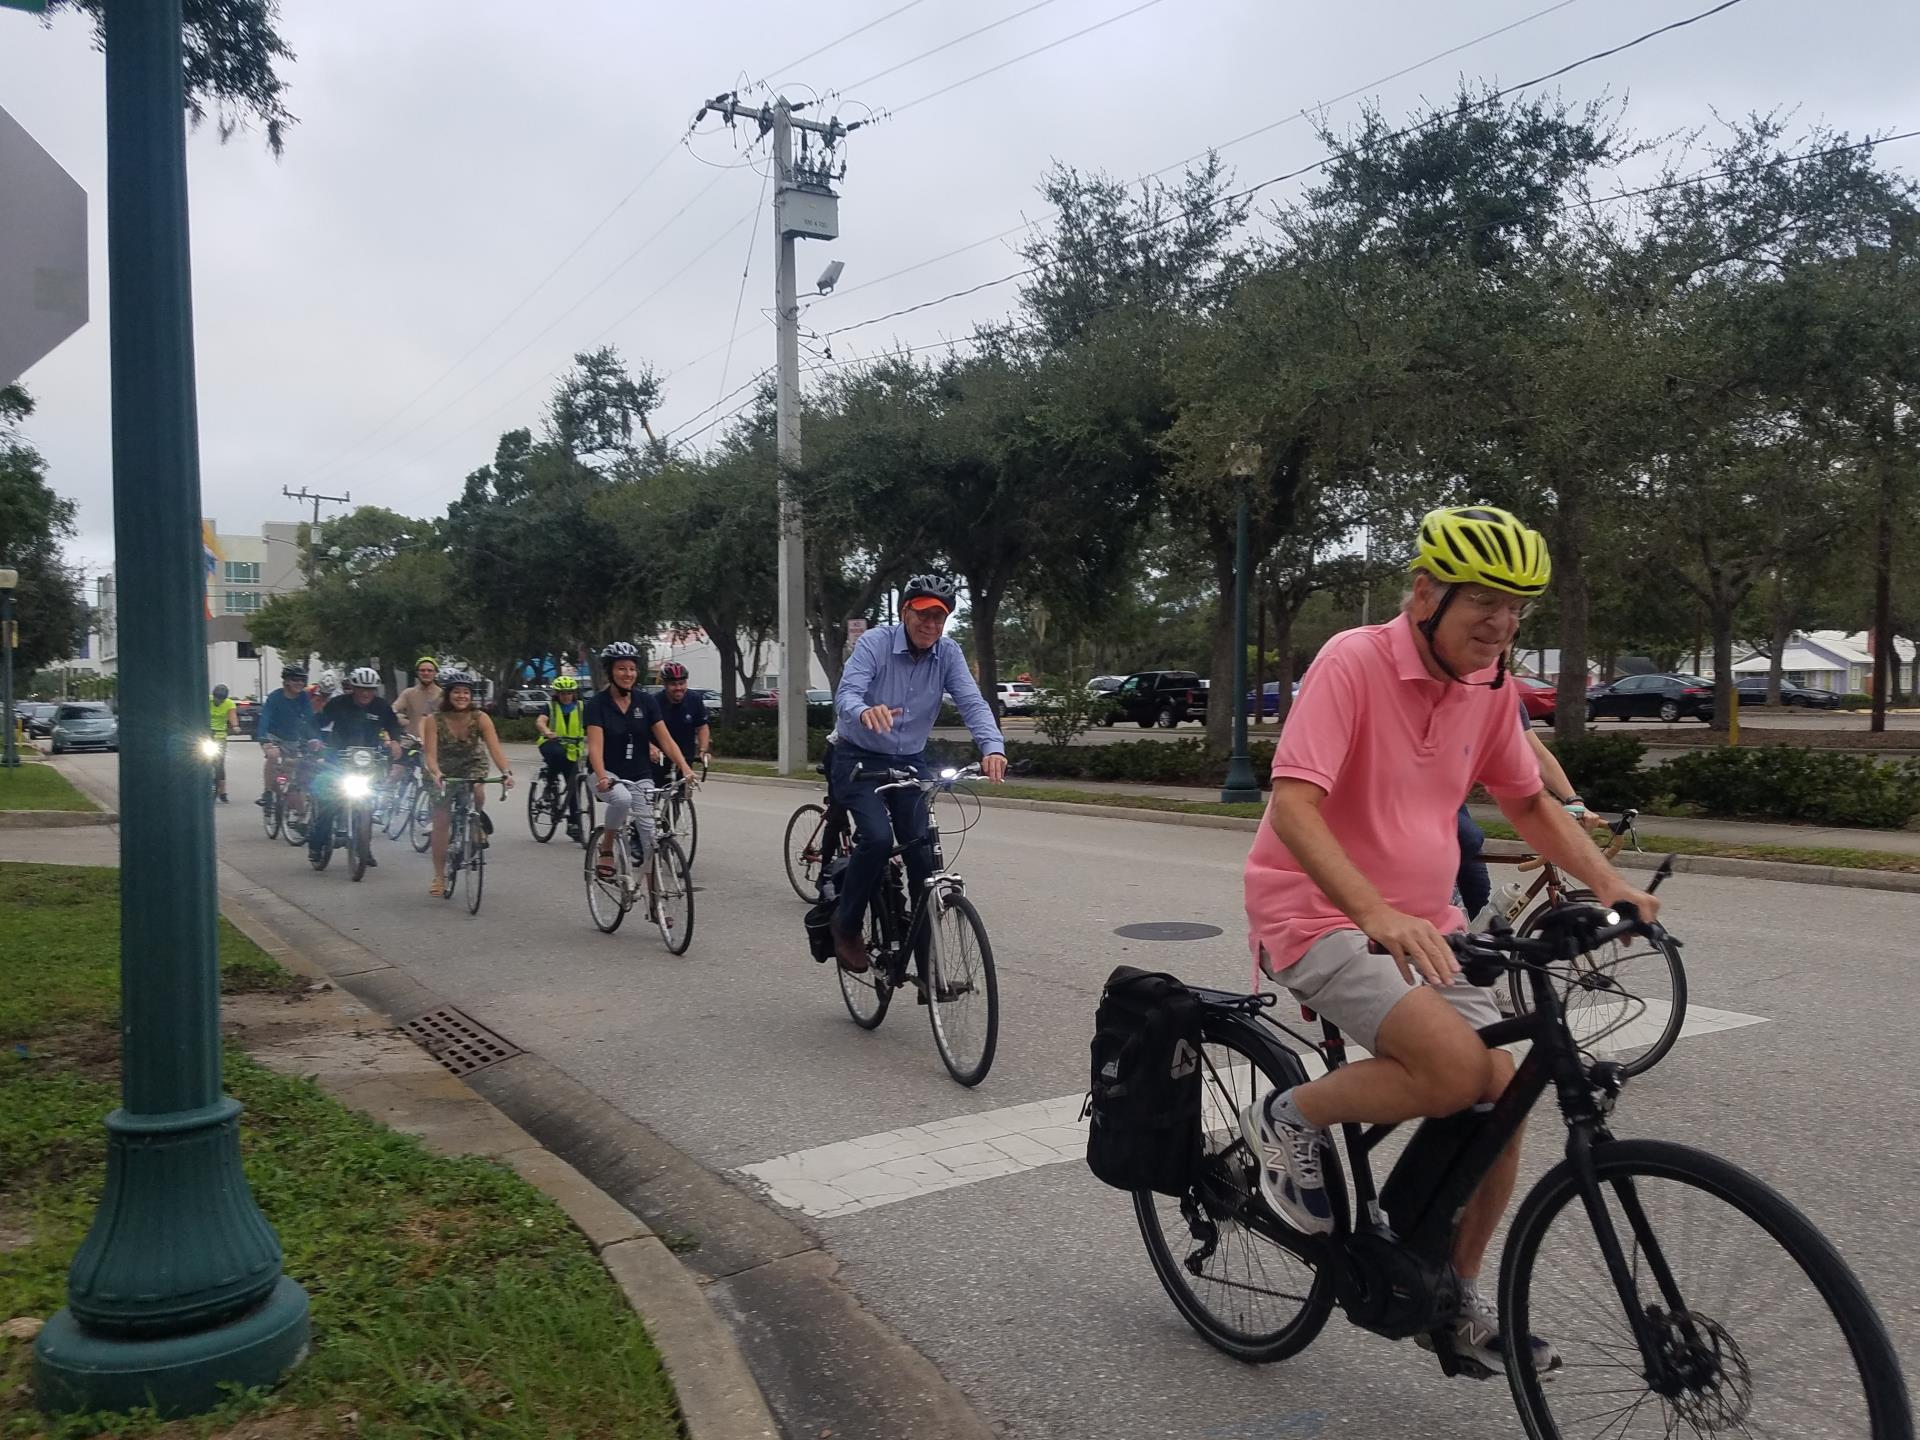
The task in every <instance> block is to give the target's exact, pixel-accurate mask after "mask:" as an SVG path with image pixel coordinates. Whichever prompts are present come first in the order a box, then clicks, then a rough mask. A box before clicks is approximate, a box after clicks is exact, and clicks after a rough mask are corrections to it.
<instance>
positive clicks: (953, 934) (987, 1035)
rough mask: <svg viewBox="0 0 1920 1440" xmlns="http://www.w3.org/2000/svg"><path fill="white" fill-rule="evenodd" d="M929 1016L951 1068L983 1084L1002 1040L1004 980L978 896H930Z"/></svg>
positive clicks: (956, 893) (965, 1080) (937, 1043)
mask: <svg viewBox="0 0 1920 1440" xmlns="http://www.w3.org/2000/svg"><path fill="white" fill-rule="evenodd" d="M927 905H928V915H927V922H928V925H929V926H930V934H931V936H932V943H931V944H930V945H928V947H927V974H926V976H925V981H926V987H927V1017H928V1020H929V1021H930V1023H931V1024H932V1025H933V1043H934V1047H935V1048H936V1049H937V1050H939V1052H940V1060H941V1063H942V1064H944V1065H945V1066H946V1067H947V1073H948V1074H949V1075H951V1076H953V1078H954V1079H955V1080H957V1081H959V1082H960V1083H961V1084H962V1085H967V1086H973V1085H978V1084H979V1083H980V1082H981V1081H982V1080H984V1079H986V1078H987V1071H988V1070H989V1069H991V1068H992V1066H993V1051H994V1047H995V1046H996V1045H997V1044H998V1043H999V1041H1000V982H999V980H998V978H997V977H996V976H995V975H994V970H993V946H992V945H991V944H989V943H988V941H987V927H986V926H985V925H983V924H982V923H981V921H980V912H979V911H978V910H976V909H974V908H973V902H972V901H971V900H969V899H967V897H966V896H965V895H962V894H960V893H959V891H957V890H952V891H944V892H943V891H938V890H936V891H934V892H933V893H932V895H930V896H929V897H928V901H927Z"/></svg>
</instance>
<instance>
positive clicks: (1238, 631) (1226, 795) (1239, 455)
mask: <svg viewBox="0 0 1920 1440" xmlns="http://www.w3.org/2000/svg"><path fill="white" fill-rule="evenodd" d="M1258 461H1259V452H1258V451H1256V450H1255V449H1254V448H1253V447H1252V446H1249V445H1236V446H1234V447H1233V449H1232V451H1231V452H1230V453H1229V454H1228V457H1227V473H1228V474H1229V475H1231V476H1233V478H1234V479H1235V480H1236V481H1238V482H1239V490H1240V515H1239V521H1238V530H1237V532H1236V534H1235V536H1234V542H1233V756H1232V758H1231V759H1229V760H1228V761H1227V781H1226V784H1224V785H1222V786H1221V787H1220V803H1221V804H1223V805H1257V804H1259V803H1260V780H1259V777H1258V776H1256V775H1255V774H1254V773H1253V761H1252V760H1251V759H1250V758H1248V755H1247V570H1248V569H1249V567H1250V565H1251V563H1252V562H1251V557H1250V555H1249V553H1248V552H1249V551H1250V550H1251V549H1252V546H1251V544H1250V543H1249V540H1248V535H1247V531H1248V524H1249V521H1248V514H1247V484H1248V482H1249V481H1250V480H1252V478H1253V474H1254V471H1255V469H1256V468H1257V466H1258ZM1260 702H1261V697H1259V696H1256V697H1255V703H1256V704H1258V703H1260Z"/></svg>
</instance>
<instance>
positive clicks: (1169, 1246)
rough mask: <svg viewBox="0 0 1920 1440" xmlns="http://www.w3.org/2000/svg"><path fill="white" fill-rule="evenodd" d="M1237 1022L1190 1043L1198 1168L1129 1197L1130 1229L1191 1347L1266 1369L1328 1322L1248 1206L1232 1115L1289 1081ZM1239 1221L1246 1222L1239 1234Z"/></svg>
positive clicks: (1252, 1194)
mask: <svg viewBox="0 0 1920 1440" xmlns="http://www.w3.org/2000/svg"><path fill="white" fill-rule="evenodd" d="M1246 1023H1248V1022H1244V1021H1224V1020H1218V1019H1213V1018H1209V1019H1208V1020H1207V1022H1206V1024H1205V1027H1204V1029H1203V1030H1202V1033H1201V1041H1200V1097H1201V1098H1200V1125H1201V1157H1200V1170H1199V1178H1198V1179H1197V1181H1196V1183H1195V1184H1194V1186H1193V1188H1192V1189H1190V1190H1188V1192H1187V1193H1186V1194H1185V1195H1183V1196H1181V1197H1180V1198H1179V1199H1177V1200H1176V1199H1174V1198H1172V1197H1171V1196H1167V1195H1161V1194H1159V1193H1157V1192H1155V1191H1152V1190H1136V1191H1135V1192H1134V1196H1133V1214H1134V1219H1135V1220H1137V1221H1138V1222H1139V1225H1140V1238H1141V1239H1142V1240H1144V1241H1146V1245H1147V1257H1148V1259H1150V1260H1151V1261H1152V1262H1153V1271H1154V1274H1156V1275H1158V1276H1159V1277H1160V1284H1161V1285H1162V1286H1163V1287H1165V1289H1166V1292H1167V1295H1168V1297H1169V1298H1171V1299H1172V1301H1173V1304H1174V1308H1175V1309H1177V1310H1178V1311H1179V1312H1180V1314H1181V1315H1182V1316H1183V1317H1184V1318H1185V1319H1186V1322H1187V1323H1188V1324H1189V1325H1191V1326H1192V1327H1193V1328H1194V1330H1195V1331H1196V1332H1198V1334H1199V1335H1200V1338H1201V1339H1203V1340H1205V1341H1206V1342H1207V1343H1208V1344H1209V1345H1211V1346H1213V1347H1214V1348H1215V1349H1216V1350H1221V1351H1224V1352H1225V1353H1227V1354H1228V1355H1231V1356H1233V1357H1234V1359H1236V1360H1245V1361H1248V1362H1250V1363H1253V1364H1266V1363H1267V1362H1269V1361H1273V1360H1284V1359H1286V1358H1287V1356H1289V1355H1293V1354H1297V1353H1298V1352H1300V1351H1301V1350H1304V1349H1306V1347H1307V1346H1308V1345H1310V1344H1312V1343H1313V1339H1314V1337H1315V1336H1316V1335H1318V1334H1319V1333H1320V1329H1321V1327H1322V1326H1323V1325H1325V1324H1326V1323H1327V1316H1328V1315H1329V1314H1331V1313H1332V1311H1333V1277H1332V1275H1331V1273H1330V1272H1329V1271H1326V1270H1322V1269H1316V1268H1315V1267H1314V1266H1313V1265H1311V1264H1309V1263H1308V1261H1307V1260H1306V1259H1304V1258H1303V1256H1302V1254H1301V1253H1300V1251H1302V1250H1306V1249H1307V1248H1308V1246H1309V1245H1310V1244H1311V1243H1312V1242H1310V1241H1309V1240H1308V1239H1307V1237H1305V1236H1297V1237H1296V1238H1297V1245H1298V1248H1297V1249H1296V1248H1292V1247H1289V1246H1286V1245H1282V1244H1279V1243H1277V1242H1276V1241H1275V1240H1274V1239H1273V1238H1272V1237H1273V1235H1275V1234H1278V1233H1280V1232H1281V1231H1282V1230H1283V1229H1285V1227H1286V1221H1284V1220H1282V1219H1280V1218H1279V1217H1278V1216H1276V1215H1274V1214H1273V1213H1272V1212H1271V1211H1270V1210H1269V1209H1268V1208H1267V1206H1266V1202H1265V1201H1264V1200H1262V1199H1261V1197H1260V1157H1259V1156H1257V1155H1255V1154H1254V1153H1253V1152H1252V1151H1251V1150H1250V1149H1249V1148H1248V1146H1247V1142H1246V1140H1245V1138H1244V1137H1243V1136H1242V1135H1241V1133H1240V1112H1241V1111H1242V1110H1245V1109H1246V1108H1247V1107H1248V1106H1249V1105H1252V1104H1253V1103H1254V1102H1255V1101H1257V1100H1260V1099H1263V1098H1264V1097H1265V1096H1266V1094H1267V1092H1268V1091H1270V1090H1274V1089H1284V1088H1285V1087H1287V1086H1289V1085H1291V1084H1292V1083H1293V1080H1292V1078H1291V1077H1289V1076H1286V1075H1283V1074H1281V1073H1280V1072H1279V1071H1278V1070H1276V1069H1273V1068H1271V1062H1270V1061H1268V1060H1267V1059H1266V1058H1265V1057H1264V1056H1263V1055H1262V1054H1261V1053H1260V1050H1259V1048H1258V1047H1257V1046H1256V1045H1255V1043H1254V1042H1253V1041H1252V1040H1250V1039H1249V1038H1247V1037H1246V1036H1245V1035H1244V1034H1243V1033H1242V1027H1243V1026H1244V1025H1245V1024H1246ZM1322 1169H1323V1171H1324V1174H1325V1178H1326V1186H1327V1199H1328V1201H1329V1202H1330V1203H1331V1204H1332V1206H1333V1215H1334V1223H1335V1225H1336V1227H1337V1228H1338V1229H1340V1230H1341V1231H1345V1230H1346V1228H1347V1188H1346V1181H1345V1177H1344V1175H1343V1172H1342V1171H1341V1169H1340V1163H1339V1161H1338V1160H1336V1159H1335V1158H1334V1157H1333V1155H1332V1154H1330V1153H1329V1154H1328V1155H1327V1156H1326V1157H1325V1164H1324V1165H1323V1167H1322ZM1250 1222H1251V1223H1250Z"/></svg>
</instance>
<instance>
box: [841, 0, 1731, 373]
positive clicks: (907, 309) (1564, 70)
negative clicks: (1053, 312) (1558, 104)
mask: <svg viewBox="0 0 1920 1440" xmlns="http://www.w3.org/2000/svg"><path fill="white" fill-rule="evenodd" d="M1742 3H1744V0H1720V3H1719V4H1717V5H1713V6H1711V7H1709V8H1708V9H1705V10H1702V11H1700V12H1698V13H1697V14H1694V15H1689V16H1687V17H1685V18H1684V19H1680V20H1675V21H1672V22H1670V23H1668V24H1666V25H1662V26H1659V27H1658V28H1656V29H1653V30H1648V31H1646V32H1644V33H1643V34H1640V35H1636V36H1635V37H1634V38H1633V39H1631V40H1626V41H1623V42H1622V43H1620V44H1618V45H1614V46H1610V47H1609V48H1607V49H1605V50H1597V51H1595V52H1594V53H1593V54H1591V55H1585V56H1582V57H1581V58H1580V59H1578V60H1573V61H1569V62H1568V63H1567V64H1565V65H1562V66H1560V67H1559V68H1558V69H1555V70H1549V71H1548V72H1547V73H1546V74H1544V75H1536V76H1535V77H1534V78H1533V79H1531V80H1522V81H1521V82H1520V83H1518V84H1517V85H1509V86H1506V87H1505V88H1504V89H1500V90H1496V91H1494V92H1493V93H1492V94H1490V95H1488V96H1487V97H1485V99H1483V100H1480V101H1477V102H1475V103H1476V104H1480V105H1489V104H1492V103H1493V102H1494V101H1496V100H1502V99H1505V98H1506V97H1507V96H1509V95H1513V94H1516V93H1517V92H1519V91H1521V90H1527V89H1531V88H1532V87H1533V86H1535V85H1543V84H1545V83H1546V82H1547V81H1549V80H1557V79H1559V78H1560V77H1561V76H1563V75H1567V74H1570V73H1572V72H1573V71H1575V70H1578V69H1580V68H1581V67H1582V66H1585V65H1591V64H1594V63H1595V62H1597V61H1600V60H1605V59H1607V58H1609V57H1611V56H1614V55H1618V54H1620V53H1622V52H1623V51H1627V50H1631V49H1633V48H1634V47H1635V46H1637V45H1644V44H1645V43H1647V42H1648V41H1649V40H1653V39H1655V38H1657V37H1658V36H1661V35H1665V34H1668V33H1669V32H1671V31H1675V30H1680V29H1684V28H1685V27H1686V26H1689V25H1695V24H1698V23H1699V22H1700V21H1702V20H1706V19H1708V18H1710V17H1711V16H1714V15H1718V14H1719V13H1720V12H1721V11H1723V10H1731V9H1732V8H1733V7H1734V6H1736V5H1739V4H1742ZM1452 114H1453V112H1452V111H1442V112H1439V113H1437V114H1434V115H1431V116H1429V117H1428V118H1427V119H1425V120H1420V121H1416V122H1415V123H1413V124H1411V125H1406V126H1403V127H1402V128H1400V129H1399V130H1396V131H1393V132H1392V133H1390V134H1388V135H1385V136H1382V137H1380V141H1381V142H1390V141H1395V140H1403V139H1405V138H1406V137H1407V136H1409V135H1413V134H1416V133H1418V132H1419V131H1421V130H1424V129H1427V128H1429V127H1431V126H1433V125H1436V124H1438V123H1440V122H1441V121H1444V120H1446V119H1448V118H1449V117H1450V116H1451V115H1452ZM1376 143H1380V142H1376ZM1358 153H1359V152H1358V150H1351V149H1350V150H1336V151H1333V152H1331V153H1329V154H1326V155H1323V156H1321V157H1320V158H1319V159H1318V160H1315V161H1314V162H1313V163H1312V164H1310V165H1302V166H1300V167H1298V168H1297V169H1293V170H1287V171H1284V172H1282V173H1281V174H1278V175H1273V176H1270V177H1268V178H1267V179H1265V180H1262V181H1260V182H1259V183H1258V184H1256V185H1249V186H1248V187H1247V188H1246V189H1244V190H1238V191H1231V192H1229V193H1227V194H1225V195H1221V196H1218V197H1216V198H1215V199H1212V200H1209V201H1206V202H1204V203H1202V204H1200V205H1189V206H1187V207H1186V208H1184V209H1181V210H1176V211H1174V212H1173V213H1172V214H1171V215H1166V216H1163V217H1161V218H1160V219H1158V220H1154V221H1151V222H1149V223H1148V224H1145V225H1140V226H1136V227H1135V228H1134V229H1132V230H1130V231H1128V232H1126V234H1125V235H1123V236H1121V237H1120V238H1121V239H1131V238H1133V237H1134V236H1136V235H1144V234H1146V233H1147V232H1148V231H1150V230H1157V229H1160V228H1161V227H1163V226H1166V225H1170V224H1172V223H1173V222H1174V221H1176V220H1184V219H1187V218H1189V217H1191V216H1193V215H1197V214H1199V213H1200V212H1201V211H1203V210H1209V209H1212V208H1214V207H1216V206H1218V205H1221V204H1225V203H1229V202H1232V201H1237V200H1247V199H1251V198H1252V197H1253V196H1255V195H1257V194H1259V193H1260V192H1261V191H1262V190H1266V189H1270V188H1271V187H1273V186H1275V185H1279V184H1282V183H1284V182H1285V181H1288V180H1297V179H1299V178H1300V177H1301V176H1303V175H1309V174H1312V173H1313V172H1314V171H1315V170H1320V169H1323V168H1325V167H1326V166H1328V165H1331V164H1333V163H1334V161H1336V160H1343V159H1352V158H1353V157H1354V156H1355V155H1357V154H1358ZM1039 271H1040V267H1039V266H1038V265H1028V266H1024V267H1022V268H1021V269H1019V270H1015V271H1013V272H1011V273H1010V274H1007V275H1002V276H999V277H998V278H996V279H993V280H983V281H981V282H980V283H979V284H977V285H969V286H967V287H965V288H964V289H960V290H954V291H951V292H950V293H948V294H945V295H937V296H935V297H933V298H932V299H930V300H921V301H918V302H916V303H915V304H912V305H903V306H901V307H900V308H898V309H896V310H890V311H888V312H887V313H885V314H883V315H875V316H872V317H870V318H868V319H866V320H856V321H854V322H853V323H851V324H848V325H842V326H840V327H839V328H838V329H834V330H829V331H827V332H825V336H824V338H826V339H831V338H832V337H833V336H835V335H844V334H846V333H847V332H848V331H851V330H862V329H865V328H866V327H867V326H869V325H878V324H880V323H881V322H882V321H885V320H892V319H896V318H898V317H899V316H902V315H911V314H913V313H914V312H915V311H917V310H925V309H928V308H930V307H932V306H934V305H940V304H944V303H945V302H946V301H948V300H958V299H961V298H963V297H965V296H968V295H976V294H978V293H979V292H980V291H982V290H991V289H994V288H995V287H997V286H1000V285H1008V284H1011V283H1012V282H1014V281H1015V280H1024V279H1026V278H1027V277H1028V276H1030V275H1035V274H1038V273H1039Z"/></svg>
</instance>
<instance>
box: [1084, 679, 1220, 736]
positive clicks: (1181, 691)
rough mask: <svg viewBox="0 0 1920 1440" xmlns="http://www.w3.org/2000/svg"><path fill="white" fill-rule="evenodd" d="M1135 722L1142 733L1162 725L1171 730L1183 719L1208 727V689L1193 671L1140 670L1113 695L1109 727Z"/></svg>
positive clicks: (1108, 714)
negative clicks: (1120, 722)
mask: <svg viewBox="0 0 1920 1440" xmlns="http://www.w3.org/2000/svg"><path fill="white" fill-rule="evenodd" d="M1122 720H1131V721H1133V722H1134V723H1135V724H1136V725H1138V726H1139V727H1140V728H1141V729H1142V730H1145V729H1148V728H1149V727H1151V726H1154V725H1158V726H1159V727H1160V728H1161V729H1163V730H1171V729H1173V727H1174V726H1176V725H1178V724H1179V723H1180V722H1181V721H1182V720H1192V721H1195V722H1197V723H1199V724H1202V725H1204V724H1205V723H1206V720H1207V687H1206V685H1205V684H1204V683H1203V682H1202V681H1201V679H1200V677H1199V676H1198V675H1196V674H1194V672H1193V671H1191V670H1140V671H1136V672H1135V673H1134V674H1132V675H1129V676H1127V678H1126V679H1125V680H1123V681H1121V682H1120V688H1119V689H1117V690H1115V691H1114V692H1113V709H1112V710H1111V711H1109V712H1108V713H1107V715H1106V716H1105V723H1106V724H1108V725H1114V724H1117V723H1118V722H1119V721H1122Z"/></svg>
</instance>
